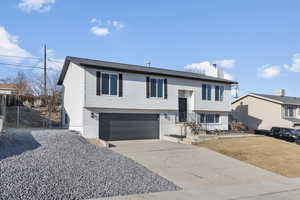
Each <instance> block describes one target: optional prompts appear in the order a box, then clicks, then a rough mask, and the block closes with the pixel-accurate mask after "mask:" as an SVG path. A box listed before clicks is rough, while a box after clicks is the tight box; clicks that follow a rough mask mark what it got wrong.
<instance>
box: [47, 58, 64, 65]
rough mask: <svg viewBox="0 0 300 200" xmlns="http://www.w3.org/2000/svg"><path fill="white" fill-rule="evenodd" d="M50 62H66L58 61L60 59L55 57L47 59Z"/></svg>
mask: <svg viewBox="0 0 300 200" xmlns="http://www.w3.org/2000/svg"><path fill="white" fill-rule="evenodd" d="M47 60H48V61H49V62H56V63H60V64H62V63H64V61H58V60H54V59H51V58H49V59H47Z"/></svg>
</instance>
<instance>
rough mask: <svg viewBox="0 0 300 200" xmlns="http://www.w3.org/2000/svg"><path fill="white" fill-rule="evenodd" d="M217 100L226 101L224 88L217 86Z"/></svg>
mask: <svg viewBox="0 0 300 200" xmlns="http://www.w3.org/2000/svg"><path fill="white" fill-rule="evenodd" d="M215 100H216V101H223V100H224V86H219V85H216V86H215Z"/></svg>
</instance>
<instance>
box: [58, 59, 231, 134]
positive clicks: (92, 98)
mask: <svg viewBox="0 0 300 200" xmlns="http://www.w3.org/2000/svg"><path fill="white" fill-rule="evenodd" d="M96 71H101V72H110V71H106V70H96V69H93V68H87V67H81V66H78V65H76V64H74V63H70V65H69V69H68V71H67V73H66V76H65V79H64V81H63V87H64V95H63V101H64V108H63V109H64V111H65V112H66V113H67V115H68V117H69V124H68V125H69V129H71V130H76V131H79V132H80V133H82V134H83V136H84V137H87V138H98V134H99V119H98V118H92V117H91V113H92V112H93V113H96V114H97V113H99V112H104V113H149V114H159V115H160V135H161V136H162V135H169V134H177V133H178V126H176V116H177V111H178V97H179V91H185V95H186V97H187V99H188V112H193V111H195V112H205V111H208V112H211V113H218V114H220V123H218V124H210V125H208V126H207V128H208V129H222V130H227V129H228V112H229V111H230V110H231V87H230V84H222V83H214V82H203V81H198V80H189V79H181V78H172V77H164V76H151V75H144V74H135V73H124V72H121V73H122V74H123V97H118V96H107V95H101V96H97V95H96V85H97V84H96ZM112 73H117V72H114V71H113V72H112ZM147 76H149V77H151V78H161V79H163V78H167V80H168V98H167V99H164V98H146V77H147ZM203 83H206V84H210V85H211V86H212V91H211V92H212V93H211V94H212V100H211V101H203V100H202V84H203ZM215 85H219V86H224V87H225V91H224V100H223V101H221V102H220V101H215V100H214V99H215V90H214V86H215ZM62 120H63V122H64V116H62Z"/></svg>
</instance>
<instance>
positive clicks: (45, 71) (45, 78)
mask: <svg viewBox="0 0 300 200" xmlns="http://www.w3.org/2000/svg"><path fill="white" fill-rule="evenodd" d="M44 101H45V106H46V107H47V106H48V107H49V103H48V92H47V47H46V44H45V45H44ZM48 112H49V108H48ZM46 127H48V121H46Z"/></svg>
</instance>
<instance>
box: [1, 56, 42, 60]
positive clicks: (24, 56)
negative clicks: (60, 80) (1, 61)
mask: <svg viewBox="0 0 300 200" xmlns="http://www.w3.org/2000/svg"><path fill="white" fill-rule="evenodd" d="M0 56H1V57H8V58H26V59H36V60H42V59H41V58H38V57H29V56H28V57H26V56H9V55H0Z"/></svg>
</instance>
